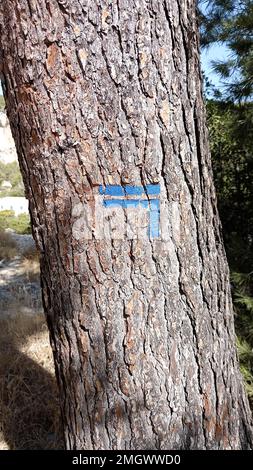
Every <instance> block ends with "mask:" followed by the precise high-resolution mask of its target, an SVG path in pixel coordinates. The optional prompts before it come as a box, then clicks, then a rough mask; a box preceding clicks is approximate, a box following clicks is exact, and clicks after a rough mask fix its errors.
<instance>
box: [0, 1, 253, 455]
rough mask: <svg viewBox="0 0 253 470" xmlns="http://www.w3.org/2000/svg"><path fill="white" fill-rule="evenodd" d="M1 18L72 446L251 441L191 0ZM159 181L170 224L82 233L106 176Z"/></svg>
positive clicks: (31, 10) (15, 126) (51, 6)
mask: <svg viewBox="0 0 253 470" xmlns="http://www.w3.org/2000/svg"><path fill="white" fill-rule="evenodd" d="M0 25H1V35H0V44H1V54H2V58H1V68H2V83H3V89H4V95H5V98H6V102H7V111H8V116H9V119H10V123H11V128H12V132H13V135H14V139H15V142H16V145H17V150H18V155H19V162H20V166H21V170H22V174H23V178H24V182H25V186H26V193H27V196H28V198H29V203H30V213H31V217H32V225H33V233H34V237H35V239H36V242H37V245H38V247H39V249H40V253H41V278H42V289H43V299H44V307H45V312H46V316H47V321H48V326H49V330H50V337H51V343H52V348H53V352H54V359H55V366H56V374H57V378H58V384H59V389H60V396H61V408H62V416H63V422H64V433H65V440H66V446H67V448H68V449H166V448H167V449H231V448H232V449H241V448H250V447H251V445H252V432H251V416H250V410H249V406H248V401H247V398H246V397H245V392H244V389H243V385H242V379H241V376H240V373H239V370H238V361H237V356H236V350H235V334H234V321H233V309H232V303H231V294H230V287H229V272H228V266H227V262H226V257H225V254H224V248H223V244H222V239H221V234H220V223H219V218H218V215H217V208H216V200H215V193H214V188H213V183H212V171H211V161H210V155H209V151H208V141H207V132H206V124H205V113H204V105H203V99H202V95H201V77H200V71H199V50H198V33H197V25H196V13H195V2H194V1H193V0H188V1H186V0H182V1H180V2H179V1H177V0H171V1H168V0H164V1H162V0H161V1H160V0H159V1H157V0H156V1H155V0H149V1H147V0H146V1H145V0H139V1H134V0H108V1H102V0H101V1H99V0H93V1H92V2H91V1H88V0H71V1H70V0H57V1H56V0H50V1H47V0H5V2H2V4H1V17H0ZM158 183H159V184H160V187H161V195H160V198H161V204H162V200H163V201H164V203H163V209H162V210H163V220H164V221H165V225H166V230H167V234H168V236H167V237H165V238H166V239H163V237H160V238H157V237H153V238H152V237H151V238H150V239H148V240H144V241H143V240H142V239H129V238H127V237H126V238H124V239H117V238H115V239H111V240H108V239H101V238H96V236H95V235H94V233H95V232H94V230H93V236H92V238H91V239H89V240H87V239H86V237H85V235H84V232H85V230H86V229H87V226H89V225H91V224H92V223H93V222H92V220H93V219H92V217H93V216H92V215H89V214H93V215H94V210H95V209H94V207H95V203H96V198H99V197H100V199H99V200H102V199H101V198H102V196H101V194H100V196H99V186H100V185H102V186H103V188H105V187H106V186H108V185H116V186H117V187H122V186H123V187H128V186H130V187H132V186H134V187H138V188H145V187H146V185H157V184H158ZM109 187H110V186H109ZM145 190H146V189H145ZM100 192H101V190H100ZM81 215H82V217H81ZM161 216H162V213H161ZM101 224H102V222H101ZM86 225H87V226H86ZM95 228H97V227H95ZM93 229H94V227H93Z"/></svg>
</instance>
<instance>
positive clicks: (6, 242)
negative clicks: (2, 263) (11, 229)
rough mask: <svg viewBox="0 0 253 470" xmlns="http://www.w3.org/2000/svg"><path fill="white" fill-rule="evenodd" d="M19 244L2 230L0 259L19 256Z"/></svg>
mask: <svg viewBox="0 0 253 470" xmlns="http://www.w3.org/2000/svg"><path fill="white" fill-rule="evenodd" d="M17 254H18V250H17V244H16V242H15V240H13V238H12V236H11V235H10V234H9V233H7V232H4V231H0V260H2V259H6V260H10V259H12V258H14V257H15V256H17Z"/></svg>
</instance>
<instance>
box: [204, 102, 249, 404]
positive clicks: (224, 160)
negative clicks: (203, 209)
mask: <svg viewBox="0 0 253 470" xmlns="http://www.w3.org/2000/svg"><path fill="white" fill-rule="evenodd" d="M207 115H208V126H209V134H210V146H211V153H212V165H213V172H214V180H215V185H216V192H217V196H218V206H219V213H220V217H221V221H222V226H223V235H224V241H225V245H226V251H227V255H228V260H229V265H230V268H231V270H232V275H231V283H232V293H233V301H234V309H235V327H236V334H237V348H238V354H239V359H240V367H241V372H242V374H243V377H244V381H245V384H246V390H247V393H248V396H249V400H250V404H251V406H252V408H253V272H252V265H253V237H252V234H253V184H252V182H253V103H244V104H240V105H239V104H235V103H233V102H227V101H214V100H211V101H207ZM248 273H251V274H248Z"/></svg>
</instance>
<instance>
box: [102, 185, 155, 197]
mask: <svg viewBox="0 0 253 470" xmlns="http://www.w3.org/2000/svg"><path fill="white" fill-rule="evenodd" d="M99 194H102V195H103V196H125V195H126V196H141V195H143V194H148V195H159V194H160V184H147V185H146V186H144V187H143V186H130V185H126V186H119V185H116V184H115V185H113V184H111V185H108V186H106V187H105V188H104V187H103V186H102V185H100V186H99Z"/></svg>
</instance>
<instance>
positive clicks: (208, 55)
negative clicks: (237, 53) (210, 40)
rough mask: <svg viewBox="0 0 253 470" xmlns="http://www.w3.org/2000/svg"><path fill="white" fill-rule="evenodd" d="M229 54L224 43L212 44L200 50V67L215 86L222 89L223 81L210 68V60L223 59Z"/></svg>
mask: <svg viewBox="0 0 253 470" xmlns="http://www.w3.org/2000/svg"><path fill="white" fill-rule="evenodd" d="M229 54H231V52H230V51H229V49H228V48H227V47H226V46H225V44H220V43H218V44H213V45H211V46H209V47H208V48H205V49H204V50H202V51H201V56H200V57H201V65H202V69H203V71H204V73H205V75H206V76H207V78H208V79H209V80H210V81H211V82H212V84H213V85H215V87H217V88H218V89H220V90H222V88H223V83H222V80H221V79H220V76H219V75H218V74H217V73H215V72H214V71H213V70H212V61H213V60H218V61H220V60H221V61H223V60H226V59H227V58H228V56H229Z"/></svg>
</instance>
